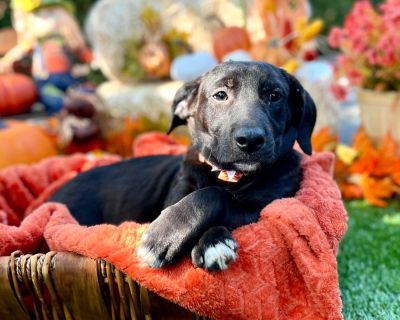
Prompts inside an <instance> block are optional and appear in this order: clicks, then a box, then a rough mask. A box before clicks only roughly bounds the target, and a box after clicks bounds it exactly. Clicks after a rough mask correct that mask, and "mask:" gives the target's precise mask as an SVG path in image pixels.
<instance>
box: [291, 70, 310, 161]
mask: <svg viewBox="0 0 400 320" xmlns="http://www.w3.org/2000/svg"><path fill="white" fill-rule="evenodd" d="M283 72H284V73H285V76H286V78H287V79H288V80H289V87H290V98H289V103H290V107H291V109H292V115H293V122H292V123H293V125H294V127H295V128H296V129H297V142H298V143H299V145H300V147H301V149H302V150H303V151H304V152H305V153H306V154H308V155H310V154H311V153H312V146H311V135H312V132H313V130H314V125H315V121H316V117H317V109H316V107H315V103H314V100H313V99H312V98H311V96H310V94H309V93H308V92H307V91H306V90H305V89H304V88H303V86H302V85H301V84H300V82H299V81H298V80H297V79H296V78H295V77H293V76H292V75H290V74H289V73H287V72H286V71H283Z"/></svg>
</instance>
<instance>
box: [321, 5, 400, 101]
mask: <svg viewBox="0 0 400 320" xmlns="http://www.w3.org/2000/svg"><path fill="white" fill-rule="evenodd" d="M328 42H329V45H330V46H331V47H333V48H339V49H341V51H342V54H341V55H340V56H339V57H338V61H337V62H338V66H337V75H338V76H339V77H342V76H345V77H347V79H348V80H349V83H350V84H351V85H358V86H361V87H363V88H366V89H372V90H377V91H398V90H400V0H386V1H384V2H383V3H382V4H381V5H380V6H379V7H378V8H377V9H376V8H374V7H373V6H372V5H371V3H370V2H369V1H367V0H362V1H357V2H355V4H354V6H353V8H352V10H351V11H350V13H349V14H348V16H347V17H346V19H345V22H344V25H343V28H339V27H334V28H332V30H331V32H330V34H329V38H328ZM334 91H337V93H338V94H339V95H342V96H343V91H340V89H339V88H336V89H335V90H334Z"/></svg>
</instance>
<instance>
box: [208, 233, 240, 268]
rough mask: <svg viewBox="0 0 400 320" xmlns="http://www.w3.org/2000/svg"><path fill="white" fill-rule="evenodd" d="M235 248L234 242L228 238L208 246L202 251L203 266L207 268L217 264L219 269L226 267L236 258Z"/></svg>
mask: <svg viewBox="0 0 400 320" xmlns="http://www.w3.org/2000/svg"><path fill="white" fill-rule="evenodd" d="M236 249H237V244H236V242H235V241H233V240H230V239H226V240H225V241H224V242H218V243H217V244H216V245H214V246H210V247H208V248H207V249H206V251H205V252H204V267H205V268H206V269H209V268H211V267H212V266H213V265H214V264H217V265H218V269H219V270H226V269H228V265H229V263H230V262H232V261H235V260H236V257H237V255H236Z"/></svg>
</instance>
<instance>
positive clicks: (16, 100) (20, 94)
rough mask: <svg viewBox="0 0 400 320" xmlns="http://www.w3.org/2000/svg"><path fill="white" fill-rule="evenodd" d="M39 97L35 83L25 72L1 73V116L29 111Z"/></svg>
mask: <svg viewBox="0 0 400 320" xmlns="http://www.w3.org/2000/svg"><path fill="white" fill-rule="evenodd" d="M36 99H37V91H36V86H35V83H34V82H33V80H32V79H31V78H29V77H28V76H25V75H23V74H17V73H12V74H5V75H0V116H10V115H16V114H21V113H25V112H27V111H29V109H30V107H31V105H32V104H33V103H34V102H35V101H36Z"/></svg>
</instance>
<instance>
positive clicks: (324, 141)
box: [311, 127, 339, 152]
mask: <svg viewBox="0 0 400 320" xmlns="http://www.w3.org/2000/svg"><path fill="white" fill-rule="evenodd" d="M338 140H339V139H338V136H337V135H336V134H333V133H332V132H331V129H330V128H329V127H324V128H321V129H320V130H318V131H317V132H316V133H314V134H313V135H312V137H311V144H312V146H313V150H314V151H316V152H321V151H333V150H334V149H335V148H336V145H337V144H338Z"/></svg>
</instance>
